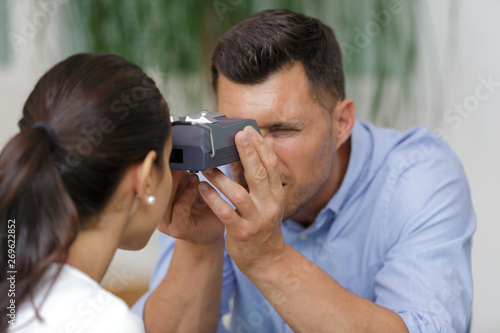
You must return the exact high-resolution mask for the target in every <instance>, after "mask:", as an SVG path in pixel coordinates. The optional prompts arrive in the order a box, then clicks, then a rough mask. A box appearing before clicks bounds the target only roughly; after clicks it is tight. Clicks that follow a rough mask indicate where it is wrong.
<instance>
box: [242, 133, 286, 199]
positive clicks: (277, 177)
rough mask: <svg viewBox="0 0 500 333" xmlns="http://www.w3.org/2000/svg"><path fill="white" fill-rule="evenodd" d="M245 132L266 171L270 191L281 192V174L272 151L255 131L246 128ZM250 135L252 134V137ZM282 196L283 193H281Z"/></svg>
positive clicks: (276, 158)
mask: <svg viewBox="0 0 500 333" xmlns="http://www.w3.org/2000/svg"><path fill="white" fill-rule="evenodd" d="M245 131H246V132H247V133H248V134H249V135H250V137H251V138H252V139H253V142H254V149H255V150H256V152H257V154H258V156H259V159H260V162H261V163H262V165H263V167H264V168H265V169H266V171H267V179H268V181H269V184H270V185H271V190H272V191H273V193H274V191H279V193H281V192H283V184H282V183H281V174H280V170H279V162H278V157H277V156H276V154H275V153H274V151H273V150H272V149H271V148H270V147H269V146H268V145H267V144H266V142H265V141H264V139H263V138H262V136H260V135H258V133H257V131H255V129H254V128H253V127H251V126H247V127H246V128H245ZM251 133H254V134H253V135H252V134H251ZM281 194H283V193H281Z"/></svg>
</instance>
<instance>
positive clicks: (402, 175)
mask: <svg viewBox="0 0 500 333" xmlns="http://www.w3.org/2000/svg"><path fill="white" fill-rule="evenodd" d="M409 153H411V151H410V152H409ZM421 153H422V154H420V155H414V156H420V157H419V158H414V161H412V162H413V163H408V164H407V165H406V166H405V167H404V168H401V167H399V168H396V169H394V170H391V171H390V177H388V178H389V179H395V181H393V183H392V185H391V186H389V187H388V189H387V197H388V200H387V209H386V211H387V213H386V215H387V218H385V219H384V222H385V223H387V225H386V226H385V229H386V230H388V233H387V237H388V238H389V239H388V242H389V244H391V247H390V248H389V251H388V252H387V256H386V259H385V261H384V265H383V267H382V269H381V270H380V271H379V272H378V273H377V274H376V276H375V286H374V287H375V298H376V303H378V304H380V305H383V306H385V307H387V308H390V309H392V310H393V311H395V312H396V313H398V314H399V315H400V316H401V318H402V319H403V320H404V322H405V323H406V325H407V327H408V329H409V331H410V332H412V333H413V332H421V333H423V332H467V331H468V329H469V324H470V317H471V306H472V293H473V291H472V289H473V288H472V276H471V238H472V235H473V233H474V230H475V227H476V220H475V214H474V211H473V208H472V203H471V198H470V193H469V186H468V184H467V180H466V177H465V174H464V171H463V168H462V166H461V164H460V162H459V161H458V159H457V158H456V157H455V156H454V154H453V153H452V152H451V150H449V149H448V148H447V147H445V145H444V144H442V145H441V146H440V145H436V146H434V147H432V149H430V150H429V151H426V152H421ZM407 156H410V155H407ZM400 166H401V163H400Z"/></svg>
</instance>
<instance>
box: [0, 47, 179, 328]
mask: <svg viewBox="0 0 500 333" xmlns="http://www.w3.org/2000/svg"><path fill="white" fill-rule="evenodd" d="M169 118H170V116H169V111H168V106H167V104H166V102H165V100H164V99H163V97H162V95H161V93H160V92H159V90H158V88H157V87H156V85H155V83H154V82H153V80H152V79H151V78H149V77H148V76H147V75H146V74H145V73H144V72H143V71H142V70H141V69H140V68H139V67H138V66H136V65H134V64H132V63H130V62H128V61H126V60H125V59H123V58H121V57H119V56H116V55H96V54H77V55H74V56H71V57H69V58H68V59H66V60H64V61H62V62H60V63H59V64H57V65H55V66H54V67H53V68H52V69H50V70H49V71H48V72H47V73H46V74H45V75H44V76H43V77H42V78H41V79H40V80H39V81H38V83H37V84H36V86H35V88H34V90H33V91H32V93H31V94H30V96H29V97H28V100H27V101H26V104H25V105H24V109H23V117H22V119H21V120H20V121H19V128H20V132H19V133H18V134H17V135H16V136H14V137H13V138H12V139H11V140H10V141H9V142H8V143H7V145H6V146H5V148H4V149H3V151H2V152H1V154H0V221H1V222H0V223H1V229H0V233H1V234H0V236H1V238H0V258H1V259H0V260H1V263H2V264H1V267H2V271H1V273H0V295H2V296H1V297H0V306H1V308H2V311H1V314H2V318H1V319H0V331H3V330H4V329H5V328H6V325H7V319H8V317H7V316H6V315H5V313H4V312H5V309H6V307H7V306H8V304H9V299H8V298H7V297H6V296H7V291H8V289H9V283H8V281H7V280H6V273H7V269H6V267H7V262H8V259H9V256H8V241H7V238H8V237H7V235H8V233H9V229H12V227H10V226H8V225H7V224H8V221H9V220H15V236H16V238H15V270H17V274H16V292H15V294H16V297H15V299H16V305H17V306H19V305H20V304H21V303H22V302H23V301H24V300H26V299H27V298H31V299H32V297H33V290H34V287H35V285H36V283H37V282H38V280H39V279H40V277H41V276H42V275H43V273H44V272H45V270H46V269H47V268H48V266H49V265H50V264H51V263H53V262H56V261H60V260H61V259H62V260H65V258H66V255H67V252H68V248H69V246H70V245H71V243H72V242H73V241H74V239H75V237H76V234H77V232H78V230H79V228H81V227H82V226H84V225H85V224H86V223H89V221H90V220H91V219H90V218H91V217H93V216H96V214H98V213H99V212H100V211H101V210H102V209H103V208H104V207H105V205H106V203H107V202H108V201H109V199H110V198H111V196H112V194H113V193H114V192H115V190H116V188H117V186H118V183H119V182H120V180H121V178H122V176H123V174H124V172H125V170H126V169H127V168H128V167H130V166H131V165H133V164H135V163H138V162H140V161H142V160H143V159H144V158H145V157H146V155H147V154H148V152H150V151H155V152H156V153H157V159H156V161H155V163H156V166H157V167H158V169H159V170H161V169H162V168H163V167H164V166H163V163H162V161H163V154H164V153H163V152H164V147H165V143H166V141H167V139H168V137H169V136H170V119H169ZM38 122H44V123H46V124H49V125H50V127H49V129H47V128H43V126H42V127H38V126H35V127H34V126H33V125H34V124H35V123H38ZM51 129H53V131H54V133H55V137H51V136H50V132H51ZM51 146H52V147H51ZM11 252H12V251H11ZM9 270H14V269H9Z"/></svg>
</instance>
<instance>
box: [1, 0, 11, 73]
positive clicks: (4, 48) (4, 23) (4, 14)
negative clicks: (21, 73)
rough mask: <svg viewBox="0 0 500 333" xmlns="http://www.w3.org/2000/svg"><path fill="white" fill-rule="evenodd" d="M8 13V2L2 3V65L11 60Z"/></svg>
mask: <svg viewBox="0 0 500 333" xmlns="http://www.w3.org/2000/svg"><path fill="white" fill-rule="evenodd" d="M8 17H9V16H8V12H7V2H6V1H0V64H2V63H3V64H5V63H7V61H8V59H9V55H10V53H9V48H8V43H9V42H8V39H7V36H8V32H7V30H8V26H9V21H8Z"/></svg>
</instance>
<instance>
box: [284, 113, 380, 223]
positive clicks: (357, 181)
mask: <svg viewBox="0 0 500 333" xmlns="http://www.w3.org/2000/svg"><path fill="white" fill-rule="evenodd" d="M372 152H373V138H372V136H371V134H370V132H369V130H368V129H367V128H366V126H365V125H364V124H363V123H362V122H358V121H356V122H355V123H354V127H353V130H352V133H351V153H350V156H349V163H348V165H347V171H346V174H345V176H344V179H343V180H342V184H341V185H340V188H339V189H338V190H337V192H336V193H335V195H334V196H333V197H332V198H331V199H330V201H328V203H327V204H326V206H325V207H324V208H323V209H322V210H321V211H320V212H319V214H318V216H317V217H316V220H315V221H314V223H313V224H312V225H310V226H309V227H307V228H304V227H303V226H302V225H300V224H299V223H297V222H295V221H294V220H293V219H288V220H285V221H284V222H283V224H284V225H285V226H286V227H287V228H290V229H291V230H294V231H295V232H301V233H309V232H312V231H314V230H319V229H320V228H322V227H324V226H325V225H326V226H328V225H330V224H331V223H333V221H334V220H335V218H336V217H337V216H338V215H339V214H340V212H341V211H342V208H343V207H344V205H345V204H346V203H347V202H348V200H349V198H351V197H352V196H353V195H354V193H355V192H356V190H357V189H358V188H359V187H360V186H361V185H362V184H364V183H365V179H366V177H367V176H368V170H369V169H370V161H371V159H372Z"/></svg>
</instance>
